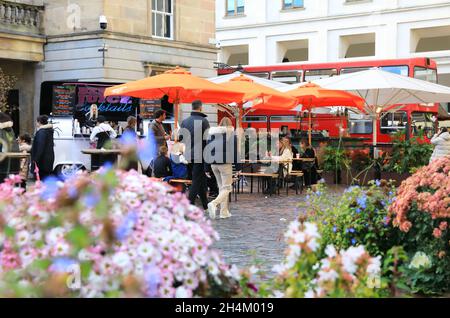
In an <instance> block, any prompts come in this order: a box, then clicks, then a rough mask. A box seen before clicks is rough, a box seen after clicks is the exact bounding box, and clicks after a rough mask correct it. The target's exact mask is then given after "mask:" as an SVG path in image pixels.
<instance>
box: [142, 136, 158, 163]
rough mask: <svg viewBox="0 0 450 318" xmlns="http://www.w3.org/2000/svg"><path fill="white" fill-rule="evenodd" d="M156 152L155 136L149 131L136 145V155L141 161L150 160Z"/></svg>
mask: <svg viewBox="0 0 450 318" xmlns="http://www.w3.org/2000/svg"><path fill="white" fill-rule="evenodd" d="M157 154H158V149H157V143H156V139H155V136H154V135H153V133H152V132H151V131H149V132H148V136H147V138H145V139H144V140H141V142H140V143H139V146H138V157H139V159H140V160H141V161H144V162H145V161H151V160H152V159H154V158H156V156H157Z"/></svg>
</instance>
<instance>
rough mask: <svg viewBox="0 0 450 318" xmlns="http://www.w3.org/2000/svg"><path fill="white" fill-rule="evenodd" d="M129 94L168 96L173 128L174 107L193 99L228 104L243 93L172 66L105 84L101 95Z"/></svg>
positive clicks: (152, 97) (136, 95) (151, 96)
mask: <svg viewBox="0 0 450 318" xmlns="http://www.w3.org/2000/svg"><path fill="white" fill-rule="evenodd" d="M114 95H115V96H131V97H136V98H145V99H160V98H162V97H164V96H165V95H167V96H168V98H169V102H171V103H173V104H174V113H175V114H174V116H175V129H177V127H178V106H179V104H180V103H191V102H193V101H194V100H196V99H199V100H201V101H202V102H203V103H206V104H208V103H232V102H236V101H239V100H241V99H242V96H243V93H241V92H236V91H233V90H230V89H228V88H225V87H222V86H220V85H218V84H214V83H212V82H210V81H208V80H205V79H202V78H200V77H197V76H194V75H192V74H191V73H190V72H188V71H186V70H185V69H183V68H179V67H176V68H175V69H173V70H170V71H167V72H165V73H163V74H160V75H155V76H151V77H147V78H144V79H142V80H138V81H134V82H129V83H125V84H121V85H116V86H112V87H109V88H107V89H106V90H105V96H114Z"/></svg>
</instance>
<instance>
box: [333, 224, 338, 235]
mask: <svg viewBox="0 0 450 318" xmlns="http://www.w3.org/2000/svg"><path fill="white" fill-rule="evenodd" d="M336 231H337V227H336V225H335V226H333V232H334V233H336Z"/></svg>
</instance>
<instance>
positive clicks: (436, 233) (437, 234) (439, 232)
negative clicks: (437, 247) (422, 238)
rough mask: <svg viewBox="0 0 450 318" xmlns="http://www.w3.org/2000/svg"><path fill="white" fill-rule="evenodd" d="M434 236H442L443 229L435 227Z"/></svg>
mask: <svg viewBox="0 0 450 318" xmlns="http://www.w3.org/2000/svg"><path fill="white" fill-rule="evenodd" d="M433 236H434V237H435V238H440V237H441V236H442V232H441V230H439V229H438V228H435V229H434V230H433Z"/></svg>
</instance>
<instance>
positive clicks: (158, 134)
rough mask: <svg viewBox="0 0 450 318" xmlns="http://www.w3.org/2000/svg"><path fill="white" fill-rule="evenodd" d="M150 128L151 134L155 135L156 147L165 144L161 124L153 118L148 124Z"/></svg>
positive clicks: (164, 132)
mask: <svg viewBox="0 0 450 318" xmlns="http://www.w3.org/2000/svg"><path fill="white" fill-rule="evenodd" d="M150 129H151V130H152V133H153V136H154V137H155V140H156V143H157V144H158V149H159V147H161V146H166V145H167V143H166V138H165V136H166V131H165V129H164V126H163V124H162V123H159V122H158V121H156V120H154V121H152V123H151V124H150Z"/></svg>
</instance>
